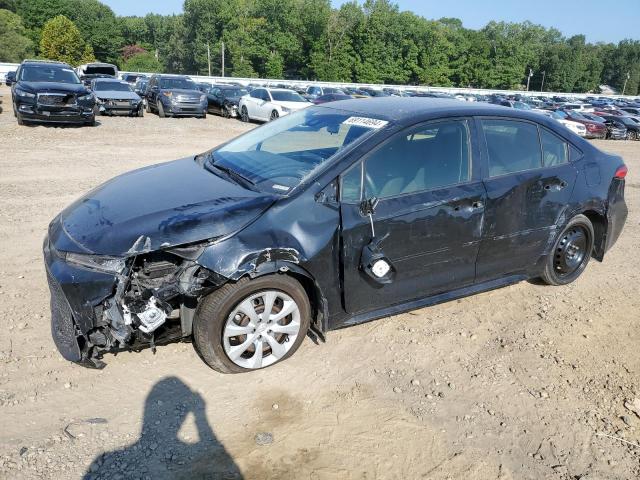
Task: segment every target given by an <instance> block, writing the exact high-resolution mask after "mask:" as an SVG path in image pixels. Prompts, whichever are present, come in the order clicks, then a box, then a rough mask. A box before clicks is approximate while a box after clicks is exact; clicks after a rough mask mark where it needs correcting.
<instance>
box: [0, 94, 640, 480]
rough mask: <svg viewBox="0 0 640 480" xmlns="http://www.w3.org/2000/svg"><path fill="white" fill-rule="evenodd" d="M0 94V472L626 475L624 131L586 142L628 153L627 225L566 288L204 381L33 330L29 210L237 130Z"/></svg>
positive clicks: (633, 270)
mask: <svg viewBox="0 0 640 480" xmlns="http://www.w3.org/2000/svg"><path fill="white" fill-rule="evenodd" d="M8 93H9V91H8V89H7V88H6V87H2V88H1V89H0V94H4V95H5V97H4V98H5V104H4V106H5V112H4V113H2V114H0V303H1V304H2V307H3V308H2V309H1V311H0V330H1V331H2V332H3V334H2V335H0V478H6V479H22V478H25V479H27V478H28V479H31V478H46V479H49V478H52V479H74V478H83V476H84V475H86V478H108V479H125V478H126V479H129V478H134V479H135V478H141V479H157V478H189V479H218V478H223V479H234V478H236V479H237V478H245V479H280V480H288V479H292V480H294V479H295V480H298V479H310V480H323V479H345V480H349V479H354V480H355V479H359V480H364V479H366V480H373V479H400V478H402V479H462V478H464V479H494V478H495V479H543V478H545V479H546V478H553V479H635V478H639V477H640V408H638V409H637V414H634V413H633V412H632V411H631V409H633V406H631V405H629V404H628V407H629V408H625V406H624V403H625V400H630V401H633V399H635V398H640V349H639V347H640V273H639V267H640V257H639V256H637V252H638V251H640V215H639V214H640V173H639V172H640V143H638V142H635V143H632V142H598V146H599V147H601V148H602V149H604V150H607V151H610V152H615V153H618V154H621V155H623V156H624V158H625V160H626V162H627V165H628V166H629V176H628V177H627V178H628V181H627V193H626V197H627V203H628V205H629V210H630V212H629V219H628V221H627V225H626V228H625V230H624V232H623V235H622V237H621V238H620V240H619V242H618V244H617V245H616V246H615V248H614V249H613V250H612V251H611V252H610V253H609V254H608V255H607V257H606V258H605V262H604V263H602V264H600V263H598V262H595V261H594V262H592V263H591V264H590V265H589V267H588V269H587V271H586V273H585V274H584V275H583V276H582V277H581V278H580V279H579V281H577V282H576V283H575V284H572V285H570V286H567V287H547V286H541V285H535V284H531V283H527V282H524V283H521V284H518V285H514V286H511V287H508V288H503V289H501V290H496V291H493V292H490V293H485V294H480V295H476V296H473V297H469V298H465V299H463V300H459V301H455V302H450V303H447V304H443V305H439V306H435V307H430V308H425V309H422V310H417V311H413V312H410V313H406V314H402V315H397V316H394V317H390V318H386V319H382V320H379V321H376V322H372V323H367V324H364V325H359V326H356V327H352V328H349V329H344V330H340V331H336V332H330V333H329V334H328V336H327V343H326V344H320V345H315V344H314V343H313V342H311V341H310V340H308V339H307V340H306V341H305V343H304V344H303V345H302V347H301V349H300V350H299V351H298V352H297V353H296V355H294V357H292V358H291V359H290V360H289V361H287V362H285V363H283V364H280V365H278V366H275V367H272V368H268V369H266V370H263V371H259V372H255V373H249V374H243V375H220V374H218V373H216V372H214V371H212V370H210V369H209V368H208V367H207V366H206V365H205V364H204V363H203V362H202V361H201V360H200V359H199V358H198V356H197V355H196V353H195V352H194V350H193V348H192V346H191V345H190V344H188V343H183V344H176V345H169V346H165V347H159V348H158V350H157V353H156V354H155V355H154V354H153V353H152V352H151V351H144V352H142V353H125V354H119V355H117V356H113V355H108V356H106V357H105V361H106V362H107V367H106V368H105V369H104V370H101V371H95V370H88V369H85V368H82V367H79V366H76V365H73V364H70V363H68V362H66V361H64V360H63V359H62V357H61V356H60V355H59V354H58V353H57V351H56V349H55V347H54V344H53V341H52V339H51V335H50V327H49V306H48V302H49V292H48V289H47V283H46V279H45V273H44V267H43V263H42V255H41V244H42V240H43V237H44V235H45V232H46V228H47V224H48V222H49V221H50V219H51V218H52V217H53V216H54V215H55V214H56V213H57V212H58V211H59V210H61V209H62V208H63V207H64V206H66V205H67V204H69V203H70V202H71V201H72V200H74V199H75V198H76V197H78V196H79V195H80V194H82V193H83V192H85V191H87V190H89V189H90V188H92V187H94V186H96V185H98V184H100V183H101V182H103V181H105V180H107V179H108V178H110V177H112V176H114V175H116V174H119V173H121V172H124V171H127V170H130V169H133V168H137V167H141V166H144V165H149V164H153V163H158V162H162V161H165V160H171V159H174V158H180V157H183V156H187V155H191V154H193V153H196V152H200V151H203V150H205V149H208V148H210V147H211V146H214V145H216V144H218V143H220V142H222V141H224V140H226V139H228V138H231V137H233V136H235V135H237V134H239V133H241V132H243V131H244V130H246V129H247V128H251V126H247V125H244V124H242V123H240V122H238V121H235V120H225V119H222V118H219V117H215V116H209V117H208V118H207V119H206V120H197V119H159V118H158V117H157V116H155V115H147V116H145V117H144V118H142V119H139V118H105V117H102V118H101V119H100V125H99V126H97V127H95V128H51V127H43V126H38V127H19V126H18V125H17V124H16V122H15V119H14V117H13V115H12V114H11V111H10V103H9V104H8V97H7V94H8ZM7 107H8V108H7ZM7 110H9V111H7ZM639 402H640V401H639ZM639 406H640V405H639ZM607 435H608V436H607ZM625 441H626V442H629V443H625ZM632 444H635V445H632Z"/></svg>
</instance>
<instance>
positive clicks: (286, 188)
mask: <svg viewBox="0 0 640 480" xmlns="http://www.w3.org/2000/svg"><path fill="white" fill-rule="evenodd" d="M273 189H274V190H283V191H285V192H288V191H289V187H285V186H284V185H278V184H277V183H276V184H274V185H273Z"/></svg>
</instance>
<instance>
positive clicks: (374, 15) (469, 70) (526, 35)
mask: <svg viewBox="0 0 640 480" xmlns="http://www.w3.org/2000/svg"><path fill="white" fill-rule="evenodd" d="M59 16H63V17H65V19H67V20H68V21H70V22H72V24H73V25H74V26H75V27H77V30H78V32H79V34H80V38H79V39H76V40H74V41H76V42H79V43H81V44H82V45H81V46H80V47H76V50H78V51H81V52H82V55H81V56H82V60H86V58H88V57H87V55H89V57H90V56H91V55H93V56H94V57H95V58H97V59H98V60H100V61H106V62H110V63H116V64H118V65H119V66H120V68H121V69H123V70H130V71H158V72H169V73H186V74H200V75H206V74H207V73H208V72H209V69H211V73H212V75H219V74H220V73H221V70H222V64H221V50H222V48H223V45H224V52H225V73H226V74H227V75H232V76H238V77H264V78H285V79H307V80H321V81H342V82H362V83H388V84H407V85H430V86H457V87H476V88H499V89H522V88H524V86H525V85H526V84H527V81H528V82H529V85H530V89H531V90H541V89H544V90H547V91H557V92H597V91H598V87H599V86H600V85H602V84H605V85H610V86H612V87H613V88H615V89H617V90H618V91H622V90H623V88H625V87H626V88H625V93H626V94H628V95H637V94H639V93H640V91H639V88H640V41H638V40H632V39H629V40H623V41H621V42H619V43H617V44H613V43H589V42H587V41H586V39H585V36H584V35H576V36H573V37H570V38H567V37H564V36H563V35H562V33H561V32H560V31H558V30H557V29H555V28H545V27H542V26H540V25H534V24H532V23H530V22H523V23H508V22H490V23H489V24H487V25H486V26H485V27H484V28H482V29H480V30H473V29H468V28H465V27H464V26H463V25H462V22H461V21H460V20H459V19H456V18H441V19H439V20H428V19H426V18H424V17H421V16H419V15H416V14H414V13H412V12H408V11H400V9H399V7H398V5H397V4H395V3H393V2H392V1H390V0H366V1H365V2H364V3H363V4H359V3H358V2H356V1H351V2H347V3H345V4H343V5H342V6H340V7H339V8H333V7H332V6H331V2H330V0H185V2H184V11H183V13H182V14H180V15H164V16H163V15H157V14H148V15H146V16H144V17H119V16H116V15H115V14H114V13H113V11H112V10H111V9H110V8H109V7H107V6H106V5H104V4H102V3H100V2H99V1H98V0H0V61H20V60H21V59H22V58H24V57H26V56H32V55H46V54H47V53H49V55H51V52H50V51H49V52H47V50H46V49H45V48H43V40H45V39H46V37H47V35H51V32H50V31H51V30H53V33H54V34H55V33H56V32H58V31H59V30H60V28H61V27H60V25H59V28H58V29H51V28H49V30H50V31H49V32H47V30H46V29H45V26H46V24H47V22H51V21H52V19H55V18H56V17H59ZM57 22H58V23H60V22H63V21H62V20H60V19H58V20H57ZM65 25H67V24H65ZM65 28H66V29H68V28H70V27H69V26H68V25H67V27H65ZM65 28H62V31H66V30H65ZM74 38H75V37H74ZM46 41H48V42H49V43H51V41H50V39H46ZM77 61H78V62H80V58H78V59H77ZM530 72H531V73H532V76H531V77H529V75H530ZM625 84H626V85H625Z"/></svg>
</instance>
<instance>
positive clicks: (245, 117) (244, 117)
mask: <svg viewBox="0 0 640 480" xmlns="http://www.w3.org/2000/svg"><path fill="white" fill-rule="evenodd" d="M240 120H241V121H243V122H245V123H247V122H248V121H249V112H248V111H247V107H246V106H245V105H243V106H242V110H240Z"/></svg>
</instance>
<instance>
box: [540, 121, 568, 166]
mask: <svg viewBox="0 0 640 480" xmlns="http://www.w3.org/2000/svg"><path fill="white" fill-rule="evenodd" d="M540 140H542V164H543V165H544V166H545V167H554V166H556V165H562V164H563V163H567V162H569V149H568V145H567V142H565V141H564V140H562V139H561V138H560V137H558V136H557V135H554V134H553V133H551V132H550V131H549V130H547V129H545V128H541V129H540Z"/></svg>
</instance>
